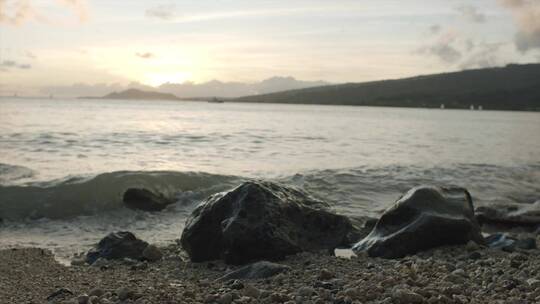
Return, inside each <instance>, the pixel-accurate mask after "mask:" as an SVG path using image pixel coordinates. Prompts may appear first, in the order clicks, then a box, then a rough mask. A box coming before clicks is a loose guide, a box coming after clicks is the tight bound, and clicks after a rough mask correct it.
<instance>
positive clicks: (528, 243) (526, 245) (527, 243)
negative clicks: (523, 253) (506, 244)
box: [515, 238, 537, 250]
mask: <svg viewBox="0 0 540 304" xmlns="http://www.w3.org/2000/svg"><path fill="white" fill-rule="evenodd" d="M515 246H516V248H519V249H525V250H532V249H536V248H537V247H536V239H533V238H524V239H519V240H517V241H516V243H515Z"/></svg>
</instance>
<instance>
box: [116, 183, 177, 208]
mask: <svg viewBox="0 0 540 304" xmlns="http://www.w3.org/2000/svg"><path fill="white" fill-rule="evenodd" d="M122 200H123V202H124V204H125V205H126V206H127V207H128V208H130V209H137V210H143V211H161V210H163V209H165V207H167V205H170V204H172V203H174V201H172V200H169V199H167V198H165V197H164V196H162V195H158V194H155V193H153V192H151V191H149V190H146V189H143V188H129V189H127V190H126V192H124V197H123V199H122Z"/></svg>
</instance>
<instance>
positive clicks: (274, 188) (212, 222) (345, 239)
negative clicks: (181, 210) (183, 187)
mask: <svg viewBox="0 0 540 304" xmlns="http://www.w3.org/2000/svg"><path fill="white" fill-rule="evenodd" d="M354 233H356V229H355V228H354V227H353V225H352V224H351V222H350V221H349V219H348V218H346V217H345V216H341V215H337V214H334V213H332V212H331V211H329V205H328V204H326V203H324V202H321V201H319V200H316V199H314V198H312V197H310V196H308V195H307V194H305V193H304V192H302V191H299V190H297V189H295V188H290V187H285V186H283V185H280V184H277V183H273V182H264V181H250V182H245V183H243V184H242V185H240V186H238V187H237V188H235V189H233V190H231V191H229V192H224V193H218V194H215V195H213V196H211V197H209V198H208V199H207V200H206V201H205V202H204V203H202V204H200V205H199V206H198V207H197V208H196V209H195V210H194V211H193V213H192V214H191V216H190V217H189V219H188V220H187V222H186V227H185V229H184V231H183V233H182V237H181V244H182V247H183V248H184V249H185V250H186V251H187V253H188V254H189V256H190V258H191V260H192V261H194V262H203V261H208V260H215V259H224V260H225V262H226V263H229V264H244V263H248V262H250V261H253V260H262V259H265V260H280V259H283V258H284V257H285V256H287V255H290V254H294V253H298V252H302V251H317V250H323V249H324V250H333V249H334V248H336V247H338V246H345V245H348V244H350V243H351V241H352V240H351V237H352V236H353V235H354Z"/></svg>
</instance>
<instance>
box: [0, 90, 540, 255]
mask: <svg viewBox="0 0 540 304" xmlns="http://www.w3.org/2000/svg"><path fill="white" fill-rule="evenodd" d="M251 179H264V180H272V181H276V182H280V183H282V184H285V185H289V186H294V187H298V188H301V189H303V190H305V191H306V192H308V193H310V194H311V195H312V196H314V197H317V198H319V199H321V200H324V201H326V202H328V203H329V204H331V206H332V208H333V209H334V210H335V211H336V212H338V213H340V214H344V215H347V216H369V217H378V216H379V215H380V214H381V213H382V212H383V211H384V210H385V209H386V208H388V207H389V206H391V205H392V204H393V203H394V202H395V200H396V199H398V198H399V196H400V195H401V194H403V193H404V192H406V191H407V190H408V189H410V188H412V187H414V186H418V185H422V184H427V185H443V186H446V185H453V186H462V187H465V188H467V189H468V190H469V191H470V193H471V194H472V197H473V201H474V204H475V206H481V205H490V204H531V203H534V202H535V201H537V200H540V113H538V112H504V111H488V110H483V111H472V110H449V109H419V108H383V107H351V106H322V105H286V104H248V103H233V102H225V103H208V102H196V101H155V100H85V99H39V98H33V99H24V98H2V99H0V218H1V221H0V249H3V248H12V247H41V248H48V249H50V250H52V251H53V252H54V253H55V255H56V257H57V258H58V259H59V260H60V261H64V262H65V261H69V259H70V257H71V256H72V255H73V254H76V253H79V252H84V251H85V250H88V248H90V247H91V246H92V245H93V244H95V243H96V242H97V241H99V239H101V238H102V237H104V236H105V235H106V234H107V233H109V232H112V231H119V230H128V231H131V232H133V233H135V234H136V235H137V236H138V237H140V238H142V239H145V240H147V241H149V242H152V243H156V244H158V245H167V244H172V243H174V242H176V241H177V240H178V239H179V238H180V235H181V233H182V229H183V226H184V222H185V220H186V218H187V217H188V216H189V214H190V213H191V211H192V210H193V209H194V208H195V206H197V205H198V204H199V203H201V202H202V201H204V200H205V198H207V197H208V196H209V195H211V194H214V193H217V192H220V191H226V190H229V189H232V188H234V187H235V186H237V185H239V184H240V183H241V182H243V181H246V180H251ZM132 187H137V188H146V189H149V190H151V191H154V192H156V193H159V194H162V195H164V196H167V197H169V198H173V199H174V200H175V201H176V203H175V204H173V205H170V206H169V207H168V208H166V209H165V210H164V211H161V212H144V211H134V210H130V209H127V208H125V207H124V206H123V203H122V195H123V193H124V191H125V190H126V189H128V188H132Z"/></svg>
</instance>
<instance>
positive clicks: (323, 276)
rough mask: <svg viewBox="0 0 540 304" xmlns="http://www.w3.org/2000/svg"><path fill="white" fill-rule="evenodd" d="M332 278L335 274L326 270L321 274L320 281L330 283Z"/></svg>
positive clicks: (322, 270)
mask: <svg viewBox="0 0 540 304" xmlns="http://www.w3.org/2000/svg"><path fill="white" fill-rule="evenodd" d="M332 278H334V274H333V273H332V272H330V271H329V270H328V269H326V268H323V269H321V272H320V273H319V280H323V281H328V280H330V279H332Z"/></svg>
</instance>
